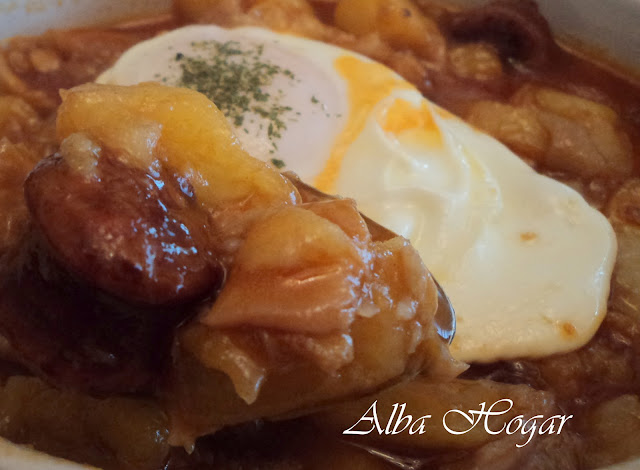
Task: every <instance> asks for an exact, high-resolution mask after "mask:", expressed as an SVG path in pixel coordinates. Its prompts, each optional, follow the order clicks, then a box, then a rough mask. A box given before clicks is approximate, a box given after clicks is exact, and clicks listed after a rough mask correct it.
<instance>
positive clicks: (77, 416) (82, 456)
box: [0, 377, 169, 470]
mask: <svg viewBox="0 0 640 470" xmlns="http://www.w3.org/2000/svg"><path fill="white" fill-rule="evenodd" d="M0 418H1V419H0V436H3V437H5V438H7V439H10V440H12V441H14V442H17V443H23V444H29V445H33V446H34V447H35V448H36V449H38V450H40V451H44V452H47V453H50V454H52V455H59V456H62V457H65V458H68V459H74V460H76V461H78V462H82V463H88V464H91V465H98V466H100V467H101V468H104V469H105V470H116V469H117V470H134V469H140V468H160V467H162V465H164V461H165V460H166V458H167V455H168V453H169V446H168V443H167V437H168V429H167V418H166V415H165V414H164V413H163V412H162V410H160V408H159V407H158V406H157V405H156V404H154V403H153V402H151V401H150V400H142V399H133V398H124V397H113V398H105V399H95V398H91V397H88V396H86V395H83V394H80V393H76V392H71V391H64V390H57V389H55V388H53V387H50V386H49V385H47V384H45V383H44V382H42V381H40V380H39V379H36V378H34V377H12V378H10V379H9V380H8V381H7V383H6V384H4V385H3V386H2V387H0Z"/></svg>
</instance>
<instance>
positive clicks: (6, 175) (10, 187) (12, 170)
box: [0, 139, 38, 254]
mask: <svg viewBox="0 0 640 470" xmlns="http://www.w3.org/2000/svg"><path fill="white" fill-rule="evenodd" d="M37 159H38V155H36V154H34V152H32V151H30V150H29V149H28V148H27V147H26V146H24V145H21V144H12V143H11V142H9V140H7V139H0V210H1V211H2V214H3V218H2V223H1V224H0V254H3V253H5V252H6V251H7V249H9V248H11V247H12V246H14V245H15V244H16V242H17V241H18V240H20V238H21V237H22V236H23V235H24V233H25V231H26V229H27V226H28V223H29V216H28V212H27V206H26V204H25V202H24V197H23V196H22V183H23V182H24V180H25V178H26V177H27V175H28V174H29V171H31V169H32V168H33V166H34V165H35V163H36V162H37Z"/></svg>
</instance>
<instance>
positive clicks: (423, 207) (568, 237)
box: [99, 26, 616, 362]
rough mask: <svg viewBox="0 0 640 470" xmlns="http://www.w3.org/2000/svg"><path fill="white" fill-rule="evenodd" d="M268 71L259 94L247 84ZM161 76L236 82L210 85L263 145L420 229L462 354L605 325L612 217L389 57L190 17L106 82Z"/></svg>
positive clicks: (555, 346) (491, 352)
mask: <svg viewBox="0 0 640 470" xmlns="http://www.w3.org/2000/svg"><path fill="white" fill-rule="evenodd" d="M225 48H226V49H225ZM230 52H231V53H230ZM216 64H217V65H216ZM230 64H236V65H237V67H236V66H231V67H230ZM260 70H263V71H265V74H266V76H265V77H263V79H261V80H259V81H258V82H256V84H255V86H256V87H257V89H252V88H251V87H250V86H247V84H251V83H253V82H251V80H249V81H247V82H246V83H245V82H242V80H244V79H246V78H249V79H255V75H256V73H255V72H256V71H260ZM221 73H222V74H223V73H228V74H229V75H228V77H226V78H231V79H232V80H227V79H226V78H225V77H224V76H222V77H220V74H221ZM198 74H201V75H198ZM234 74H235V75H234ZM207 77H208V78H207ZM210 79H211V80H210ZM149 80H157V81H162V82H165V83H167V84H170V85H183V86H196V85H197V84H198V83H199V84H200V85H201V86H202V88H203V89H202V90H201V91H207V90H208V91H211V90H210V89H208V88H207V87H208V84H211V83H213V84H214V85H215V83H219V82H220V80H222V81H221V82H220V83H225V84H226V83H229V84H230V85H229V89H226V90H218V91H216V93H221V94H219V95H218V98H217V99H216V96H215V93H213V94H212V93H209V94H210V96H212V97H213V98H214V101H216V104H218V105H219V107H221V109H223V111H225V112H226V113H227V117H228V119H229V122H230V124H231V126H232V127H233V128H234V129H235V131H236V135H237V137H238V140H239V141H240V143H241V144H242V145H243V146H244V147H245V148H246V149H247V150H248V151H249V152H250V153H251V154H252V155H254V156H255V157H258V158H261V159H264V160H266V161H269V160H272V161H273V162H274V163H276V164H278V165H280V164H281V162H284V164H285V165H286V168H287V169H291V170H294V171H296V172H297V173H298V174H299V175H300V176H301V177H302V178H303V179H304V180H306V181H307V182H309V183H311V184H314V185H315V186H317V187H318V188H319V189H320V190H323V191H327V192H331V193H337V194H340V195H343V196H348V197H353V198H354V199H356V200H357V201H358V205H359V207H360V209H361V210H362V211H363V212H364V213H366V214H367V215H368V216H370V217H371V218H373V219H375V220H376V221H378V222H380V223H382V224H383V225H386V226H388V227H389V228H391V229H393V230H395V231H396V232H398V233H400V234H402V235H404V236H406V237H407V238H409V239H410V240H411V242H412V243H413V244H414V246H415V247H416V248H417V249H418V250H419V251H420V253H421V255H422V257H423V260H424V261H425V263H426V265H427V266H428V267H429V269H430V270H431V271H432V273H433V274H434V276H435V277H436V279H438V281H439V282H440V283H441V284H442V285H443V287H444V288H445V290H446V292H447V294H448V295H449V297H450V298H451V301H452V303H453V305H454V308H455V310H456V313H457V318H458V327H457V333H456V337H455V339H454V342H453V344H452V352H453V354H454V356H455V357H456V358H458V359H461V360H464V361H479V362H487V361H493V360H498V359H512V358H519V357H539V356H545V355H550V354H554V353H561V352H565V351H569V350H572V349H575V348H578V347H580V346H582V345H583V344H585V343H586V342H587V341H588V340H589V339H590V338H591V337H592V336H593V334H594V333H595V331H596V330H597V328H598V326H599V325H600V323H601V321H602V318H603V316H604V314H605V312H606V305H607V297H608V293H609V282H610V277H611V271H612V269H613V263H614V260H615V254H616V239H615V235H614V232H613V230H612V228H611V226H610V225H609V223H608V221H607V220H606V218H605V217H604V216H602V215H601V214H600V213H599V212H598V211H596V210H595V209H593V208H591V207H590V206H589V205H588V204H587V203H586V202H585V201H584V199H583V198H582V197H581V196H580V195H579V194H578V193H576V192H575V191H574V190H572V189H570V188H569V187H567V186H565V185H563V184H561V183H558V182H556V181H554V180H551V179H549V178H547V177H544V176H542V175H539V174H537V173H536V172H535V171H533V170H532V169H531V168H529V167H528V166H527V165H526V164H525V163H523V162H522V161H521V160H520V159H519V158H518V157H517V156H516V155H514V154H513V153H512V152H511V151H510V150H509V149H507V148H506V147H505V146H503V145H502V144H500V143H499V142H497V141H496V140H494V139H493V138H491V137H489V136H487V135H485V134H482V133H481V132H479V131H477V130H475V129H473V128H472V127H471V126H469V125H467V124H465V123H464V122H462V121H461V120H459V119H457V118H455V117H454V116H452V115H450V114H449V113H447V112H446V111H444V110H442V109H441V108H439V107H437V106H436V105H434V104H432V103H430V102H428V101H427V100H426V99H425V98H424V97H422V95H421V94H420V93H419V92H418V91H417V90H416V89H415V88H414V87H413V86H412V85H411V84H409V83H407V82H406V81H404V80H403V79H402V78H401V77H399V76H398V75H397V74H395V73H394V72H393V71H391V70H389V69H388V68H386V67H384V66H383V65H381V64H378V63H375V62H373V61H371V60H369V59H367V58H365V57H362V56H360V55H358V54H355V53H352V52H349V51H346V50H343V49H340V48H337V47H334V46H330V45H327V44H323V43H319V42H315V41H311V40H307V39H303V38H299V37H294V36H290V35H284V34H278V33H274V32H271V31H267V30H263V29H260V28H239V29H234V30H226V29H222V28H218V27H216V26H190V27H186V28H182V29H178V30H176V31H173V32H170V33H167V34H164V35H161V36H158V37H156V38H154V39H151V40H149V41H146V42H143V43H141V44H139V45H137V46H135V47H133V48H132V49H130V50H129V51H127V52H126V53H125V54H124V55H123V56H122V58H121V59H120V60H119V61H118V62H117V63H116V64H115V66H114V67H113V68H112V69H110V70H108V71H107V72H106V73H105V74H103V75H102V76H101V77H100V78H99V81H100V82H103V83H115V84H124V85H127V84H135V83H139V82H142V81H149ZM212 80H213V81H212ZM234 80H236V82H234ZM233 83H238V84H239V85H238V86H237V87H236V89H235V91H236V93H235V94H234V93H233V90H234V87H233V86H232V85H233ZM225 86H226V85H225ZM247 95H248V96H249V98H250V99H249V104H248V105H246V106H244V103H245V101H246V100H243V99H242V96H247ZM256 97H257V98H256ZM236 98H237V99H239V100H240V105H242V106H244V108H243V107H242V106H241V107H240V108H238V107H234V106H235V105H234V100H235V99H236ZM261 100H262V101H261ZM243 109H244V111H242V110H243ZM239 111H242V112H239ZM239 115H241V117H238V116H239ZM274 125H275V126H276V129H275V132H274ZM270 126H271V127H270Z"/></svg>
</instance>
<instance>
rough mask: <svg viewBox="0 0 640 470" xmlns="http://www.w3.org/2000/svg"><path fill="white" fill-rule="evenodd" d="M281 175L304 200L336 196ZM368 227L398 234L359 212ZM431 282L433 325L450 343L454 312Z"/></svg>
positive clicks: (377, 233)
mask: <svg viewBox="0 0 640 470" xmlns="http://www.w3.org/2000/svg"><path fill="white" fill-rule="evenodd" d="M283 175H284V176H285V177H286V178H287V179H289V180H290V181H291V182H292V183H293V184H294V185H295V186H296V188H297V189H298V191H299V192H300V195H301V196H302V198H303V199H304V200H305V201H306V202H313V201H322V200H327V199H336V198H337V196H330V195H328V194H326V193H323V192H322V191H320V190H318V189H316V188H314V187H313V186H310V185H308V184H306V183H304V182H303V181H302V180H301V179H300V177H299V176H298V175H297V174H295V173H294V172H292V171H286V172H283ZM360 215H361V216H362V218H363V219H364V221H365V222H366V224H367V227H369V231H370V232H371V236H372V237H373V238H374V239H377V240H388V239H390V238H394V237H397V236H398V234H397V233H395V232H393V231H391V230H389V229H388V228H386V227H384V226H383V225H380V224H379V223H378V222H376V221H375V220H372V219H370V218H369V217H367V216H366V215H364V214H362V213H361V214H360ZM432 279H433V282H434V283H435V285H436V288H437V290H438V309H437V310H436V314H435V322H434V323H435V326H436V328H437V330H438V334H439V335H440V337H441V338H442V339H443V340H445V341H446V342H447V343H448V344H451V342H452V341H453V337H454V335H455V333H456V314H455V311H454V309H453V305H452V304H451V301H450V300H449V297H447V294H446V293H445V292H444V290H443V289H442V286H440V284H439V283H438V281H437V280H436V279H435V278H434V277H433V275H432Z"/></svg>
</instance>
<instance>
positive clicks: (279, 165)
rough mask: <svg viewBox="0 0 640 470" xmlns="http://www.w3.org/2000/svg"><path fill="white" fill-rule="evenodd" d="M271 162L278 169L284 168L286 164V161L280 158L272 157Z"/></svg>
mask: <svg viewBox="0 0 640 470" xmlns="http://www.w3.org/2000/svg"><path fill="white" fill-rule="evenodd" d="M271 163H272V164H273V166H275V167H276V168H277V169H278V170H281V169H282V168H284V167H285V166H286V164H285V162H283V161H282V160H280V159H279V158H272V159H271Z"/></svg>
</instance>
